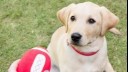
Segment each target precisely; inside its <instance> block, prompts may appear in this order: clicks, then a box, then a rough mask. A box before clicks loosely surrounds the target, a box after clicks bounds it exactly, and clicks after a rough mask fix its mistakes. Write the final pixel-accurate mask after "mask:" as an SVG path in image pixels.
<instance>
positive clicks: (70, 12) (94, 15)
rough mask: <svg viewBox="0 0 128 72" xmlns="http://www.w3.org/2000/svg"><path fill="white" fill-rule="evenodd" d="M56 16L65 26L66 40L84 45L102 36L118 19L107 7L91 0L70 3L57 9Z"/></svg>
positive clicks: (77, 44)
mask: <svg viewBox="0 0 128 72" xmlns="http://www.w3.org/2000/svg"><path fill="white" fill-rule="evenodd" d="M57 17H58V18H59V20H60V21H61V22H62V23H63V24H64V25H65V27H66V32H67V34H68V42H69V43H71V44H73V45H76V46H86V45H88V44H90V43H92V42H93V41H95V40H96V39H97V37H102V36H104V35H105V33H106V32H107V31H108V30H109V29H111V28H113V27H114V26H115V25H116V24H117V23H118V20H119V19H118V17H117V16H115V15H114V14H113V13H112V12H110V11H109V10H108V9H107V8H105V7H100V6H98V5H96V4H94V3H91V2H85V3H79V4H70V5H69V6H67V7H64V8H62V9H61V10H59V11H58V12H57Z"/></svg>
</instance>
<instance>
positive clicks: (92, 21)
mask: <svg viewBox="0 0 128 72" xmlns="http://www.w3.org/2000/svg"><path fill="white" fill-rule="evenodd" d="M88 22H89V23H90V24H93V23H95V22H96V21H95V20H94V19H93V18H90V19H88Z"/></svg>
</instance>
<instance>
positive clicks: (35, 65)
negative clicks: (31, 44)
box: [17, 47, 51, 72]
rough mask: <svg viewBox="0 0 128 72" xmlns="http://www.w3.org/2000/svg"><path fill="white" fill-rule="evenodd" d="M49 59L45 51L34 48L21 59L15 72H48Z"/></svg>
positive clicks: (40, 48) (49, 66)
mask: <svg viewBox="0 0 128 72" xmlns="http://www.w3.org/2000/svg"><path fill="white" fill-rule="evenodd" d="M50 68H51V59H50V56H49V54H48V52H47V50H46V49H44V48H42V47H35V48H32V49H30V50H28V51H27V52H26V53H25V54H24V55H23V57H22V58H21V60H20V62H19V64H18V67H17V72H50Z"/></svg>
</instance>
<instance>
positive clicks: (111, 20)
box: [100, 7, 119, 36]
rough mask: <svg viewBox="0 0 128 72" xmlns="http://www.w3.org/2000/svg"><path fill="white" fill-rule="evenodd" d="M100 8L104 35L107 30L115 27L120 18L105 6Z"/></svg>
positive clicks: (102, 33)
mask: <svg viewBox="0 0 128 72" xmlns="http://www.w3.org/2000/svg"><path fill="white" fill-rule="evenodd" d="M100 10H101V16H102V27H101V28H102V29H101V36H104V35H105V33H106V31H108V30H109V29H111V28H113V27H115V25H116V24H117V23H118V22H119V18H118V17H117V16H115V15H114V14H113V13H112V12H110V11H109V10H108V9H107V8H105V7H100Z"/></svg>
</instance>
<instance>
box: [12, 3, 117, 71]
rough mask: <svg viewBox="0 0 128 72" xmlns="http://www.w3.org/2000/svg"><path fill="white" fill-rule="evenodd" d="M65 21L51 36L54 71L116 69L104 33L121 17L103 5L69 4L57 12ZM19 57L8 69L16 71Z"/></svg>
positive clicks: (112, 27)
mask: <svg viewBox="0 0 128 72" xmlns="http://www.w3.org/2000/svg"><path fill="white" fill-rule="evenodd" d="M57 16H58V18H59V20H60V21H61V22H62V23H63V24H64V26H62V27H60V28H59V29H58V30H57V31H55V33H54V34H53V36H52V38H51V42H50V44H49V46H48V51H49V53H50V55H51V58H52V70H51V72H103V71H106V72H114V70H113V68H112V66H111V64H110V62H109V59H108V55H107V41H106V38H105V33H106V32H107V31H108V30H110V31H111V32H114V33H116V34H119V31H118V30H117V29H116V28H114V27H115V25H116V24H117V23H118V21H119V19H118V17H117V16H115V15H114V14H113V13H112V12H110V11H109V10H108V9H107V8H105V7H103V6H98V5H96V4H94V3H92V2H85V3H79V4H70V5H69V6H67V7H64V8H62V9H61V10H59V11H58V12H57ZM19 61H20V60H16V61H14V62H13V63H12V65H11V66H10V68H9V72H16V67H17V64H18V62H19Z"/></svg>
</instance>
